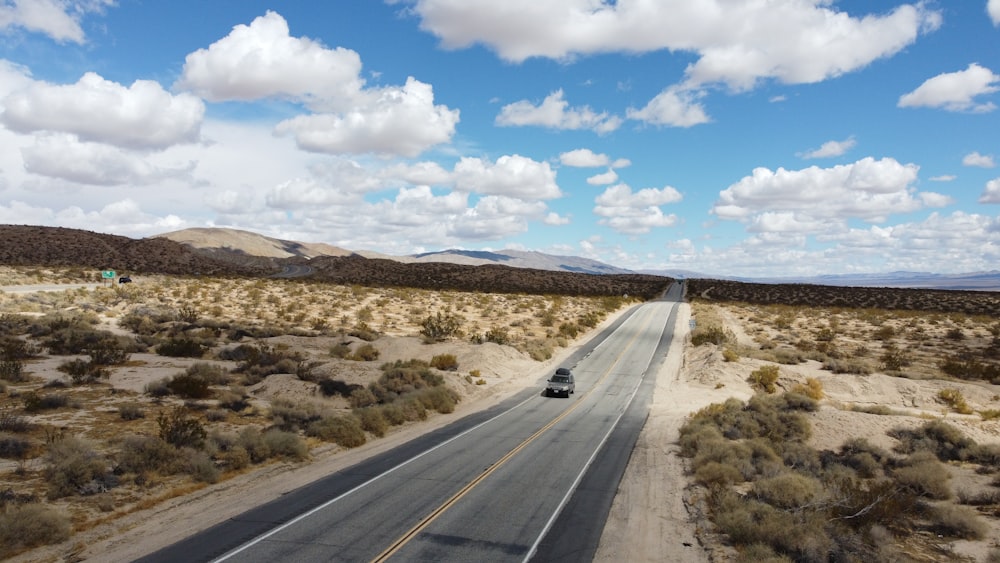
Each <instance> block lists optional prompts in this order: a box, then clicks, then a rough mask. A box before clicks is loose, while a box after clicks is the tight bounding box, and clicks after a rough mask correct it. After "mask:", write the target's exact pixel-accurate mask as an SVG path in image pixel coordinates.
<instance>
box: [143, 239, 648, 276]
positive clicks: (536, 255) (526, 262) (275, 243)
mask: <svg viewBox="0 0 1000 563" xmlns="http://www.w3.org/2000/svg"><path fill="white" fill-rule="evenodd" d="M154 238H165V239H169V240H172V241H174V242H179V243H181V244H183V245H186V246H189V247H191V248H193V249H196V250H198V251H200V252H202V253H208V254H211V255H213V256H215V257H216V258H228V259H230V260H233V261H236V262H241V261H243V260H245V259H246V258H247V257H262V258H275V259H286V258H288V259H292V258H304V259H306V260H310V259H313V258H318V257H322V256H334V257H340V256H352V255H357V256H362V257H364V258H375V259H378V258H381V259H386V260H394V261H396V262H402V263H404V264H410V263H417V264H428V263H432V262H433V263H444V264H461V265H465V266H485V265H488V264H496V265H502V266H510V267H512V268H528V269H533V270H551V271H557V272H574V273H582V274H632V273H634V272H632V271H631V270H626V269H624V268H617V267H615V266H609V265H608V264H605V263H603V262H598V261H597V260H590V259H588V258H580V257H577V256H555V255H552V254H544V253H541V252H530V251H523V250H501V251H497V252H487V251H478V250H443V251H440V252H426V253H423V254H414V255H410V256H391V255H388V254H379V253H378V252H370V251H364V250H361V251H351V250H345V249H343V248H340V247H338V246H333V245H330V244H325V243H311V242H296V241H290V240H282V239H276V238H271V237H266V236H264V235H260V234H257V233H252V232H250V231H241V230H238V229H225V228H194V229H183V230H180V231H173V232H170V233H164V234H161V235H155V237H154Z"/></svg>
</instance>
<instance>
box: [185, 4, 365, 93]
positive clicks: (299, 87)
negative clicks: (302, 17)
mask: <svg viewBox="0 0 1000 563" xmlns="http://www.w3.org/2000/svg"><path fill="white" fill-rule="evenodd" d="M360 73H361V57H360V56H359V55H358V54H357V53H356V52H354V51H352V50H350V49H345V48H342V47H338V48H335V49H330V48H327V47H326V46H324V45H323V44H322V43H320V42H318V41H313V40H312V39H309V38H307V37H301V38H300V37H292V36H291V35H290V34H289V29H288V22H287V21H285V19H284V18H283V17H282V16H281V15H279V14H277V13H275V12H271V11H268V12H267V13H266V14H265V15H263V16H260V17H258V18H256V19H254V20H253V22H251V23H250V25H237V26H235V27H233V30H232V31H231V32H230V33H229V35H227V36H226V37H224V38H222V39H220V40H218V41H216V42H215V43H212V44H211V45H210V46H209V47H208V48H207V49H198V50H197V51H195V52H193V53H191V54H189V55H188V56H187V58H186V59H185V62H184V70H183V73H182V75H181V77H180V79H179V80H178V81H177V82H176V83H175V84H174V88H176V89H182V90H190V91H192V92H194V93H196V94H198V95H199V96H201V97H202V98H205V99H206V100H209V101H213V102H221V101H230V100H241V101H248V100H257V99H261V98H271V97H275V98H287V99H291V100H295V101H301V102H304V103H306V104H308V105H310V106H311V107H313V108H314V109H319V110H326V111H337V110H344V109H349V108H351V107H352V106H353V105H354V103H355V100H356V98H357V97H358V96H360V95H361V90H362V88H363V87H364V80H363V79H362V78H361V76H360Z"/></svg>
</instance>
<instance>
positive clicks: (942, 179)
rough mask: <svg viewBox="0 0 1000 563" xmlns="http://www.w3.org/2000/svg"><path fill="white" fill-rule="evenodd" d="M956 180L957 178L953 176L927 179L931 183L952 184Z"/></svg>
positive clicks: (944, 175) (946, 175)
mask: <svg viewBox="0 0 1000 563" xmlns="http://www.w3.org/2000/svg"><path fill="white" fill-rule="evenodd" d="M956 178H958V176H955V175H954V174H942V175H940V176H931V177H930V178H927V179H928V180H930V181H931V182H954V181H955V179H956Z"/></svg>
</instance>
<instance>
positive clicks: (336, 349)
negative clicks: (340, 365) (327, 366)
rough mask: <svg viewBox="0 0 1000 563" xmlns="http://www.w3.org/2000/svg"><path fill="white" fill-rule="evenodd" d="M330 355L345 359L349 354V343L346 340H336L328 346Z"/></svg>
mask: <svg viewBox="0 0 1000 563" xmlns="http://www.w3.org/2000/svg"><path fill="white" fill-rule="evenodd" d="M330 355H331V356H333V357H334V358H340V359H342V360H343V359H347V358H348V357H350V355H351V345H350V343H348V342H338V343H336V344H334V345H333V346H331V347H330Z"/></svg>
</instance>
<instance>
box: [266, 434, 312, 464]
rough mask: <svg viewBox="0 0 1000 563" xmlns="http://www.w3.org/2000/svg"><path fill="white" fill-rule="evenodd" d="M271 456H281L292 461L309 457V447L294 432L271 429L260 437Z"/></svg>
mask: <svg viewBox="0 0 1000 563" xmlns="http://www.w3.org/2000/svg"><path fill="white" fill-rule="evenodd" d="M262 438H263V440H264V444H265V445H266V446H267V448H268V450H270V452H271V456H272V457H273V456H281V457H285V458H288V459H293V460H303V459H305V458H307V457H309V446H307V445H306V443H305V441H303V440H302V438H301V437H299V435H298V434H295V433H294V432H286V431H284V430H281V429H278V428H271V429H269V430H267V431H266V432H264V434H263V436H262Z"/></svg>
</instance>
